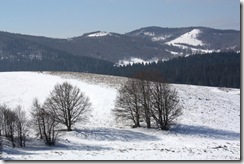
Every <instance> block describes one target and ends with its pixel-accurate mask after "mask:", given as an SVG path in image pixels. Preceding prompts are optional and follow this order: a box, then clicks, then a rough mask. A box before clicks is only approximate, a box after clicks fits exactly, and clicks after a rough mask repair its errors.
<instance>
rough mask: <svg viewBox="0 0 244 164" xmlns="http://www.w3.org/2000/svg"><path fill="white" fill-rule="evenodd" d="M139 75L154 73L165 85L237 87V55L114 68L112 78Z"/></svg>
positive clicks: (200, 56) (197, 57) (219, 54)
mask: <svg viewBox="0 0 244 164" xmlns="http://www.w3.org/2000/svg"><path fill="white" fill-rule="evenodd" d="M140 71H157V72H160V73H161V74H162V76H164V78H166V80H167V81H168V82H171V83H179V84H193V85H204V86H218V87H233V88H239V87H240V53H234V52H229V53H211V54H204V55H203V54H202V55H201V54H199V55H194V56H189V57H178V58H174V59H172V60H169V61H167V62H158V63H157V64H156V63H152V64H148V65H144V64H134V65H132V66H131V65H129V66H124V67H119V68H117V71H116V74H117V75H120V76H127V77H133V76H134V75H135V74H137V73H138V72H140Z"/></svg>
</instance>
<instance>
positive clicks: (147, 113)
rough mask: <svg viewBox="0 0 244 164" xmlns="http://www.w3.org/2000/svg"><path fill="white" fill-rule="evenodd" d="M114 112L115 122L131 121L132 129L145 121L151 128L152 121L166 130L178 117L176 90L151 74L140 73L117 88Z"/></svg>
mask: <svg viewBox="0 0 244 164" xmlns="http://www.w3.org/2000/svg"><path fill="white" fill-rule="evenodd" d="M114 111H115V114H116V116H117V117H116V118H117V119H118V120H125V121H128V120H131V121H132V122H133V124H134V125H133V127H140V126H141V122H145V123H146V126H147V128H151V126H152V125H151V123H152V122H153V121H154V122H155V123H156V125H157V126H158V127H159V128H160V129H162V130H168V129H169V128H170V126H171V125H173V124H174V123H175V120H176V118H177V117H178V116H180V115H181V108H180V105H179V98H178V96H177V91H176V90H175V89H172V88H171V86H170V85H169V84H167V83H166V82H165V81H164V79H163V78H162V76H161V75H160V74H159V73H152V72H141V73H139V74H137V75H136V78H135V79H129V80H128V81H127V82H126V84H125V85H123V86H122V87H121V88H120V90H119V95H118V97H117V100H116V107H115V110H114Z"/></svg>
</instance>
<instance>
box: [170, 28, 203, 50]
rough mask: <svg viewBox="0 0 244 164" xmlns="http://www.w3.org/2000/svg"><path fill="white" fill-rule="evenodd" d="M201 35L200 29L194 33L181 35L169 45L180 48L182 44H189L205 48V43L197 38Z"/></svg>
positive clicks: (193, 31)
mask: <svg viewBox="0 0 244 164" xmlns="http://www.w3.org/2000/svg"><path fill="white" fill-rule="evenodd" d="M200 33H201V30H199V29H193V30H192V31H190V32H188V33H185V34H183V35H181V36H180V37H178V38H176V39H174V40H171V41H170V42H167V43H166V44H168V45H171V44H172V45H174V46H180V44H182V43H183V44H188V45H192V46H203V45H204V43H203V42H202V41H201V40H199V39H198V38H197V37H198V35H199V34H200Z"/></svg>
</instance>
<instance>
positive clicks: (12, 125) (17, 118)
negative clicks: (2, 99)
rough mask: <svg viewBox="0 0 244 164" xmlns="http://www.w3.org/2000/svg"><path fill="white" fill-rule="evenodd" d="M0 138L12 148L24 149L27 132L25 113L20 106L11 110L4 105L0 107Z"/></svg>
mask: <svg viewBox="0 0 244 164" xmlns="http://www.w3.org/2000/svg"><path fill="white" fill-rule="evenodd" d="M0 117H1V118H0V136H5V137H6V138H7V139H9V140H10V141H11V143H12V146H13V147H15V146H20V147H25V143H26V136H27V132H28V121H27V117H26V113H25V111H24V110H22V108H21V107H20V106H17V107H16V108H15V110H11V109H10V108H8V107H7V106H6V105H0Z"/></svg>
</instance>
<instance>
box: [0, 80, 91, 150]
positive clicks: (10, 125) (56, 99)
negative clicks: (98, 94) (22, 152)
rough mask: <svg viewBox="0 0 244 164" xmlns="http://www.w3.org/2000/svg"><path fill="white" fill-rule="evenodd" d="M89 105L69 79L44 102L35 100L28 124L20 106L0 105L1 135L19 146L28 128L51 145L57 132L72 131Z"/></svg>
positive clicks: (22, 144)
mask: <svg viewBox="0 0 244 164" xmlns="http://www.w3.org/2000/svg"><path fill="white" fill-rule="evenodd" d="M90 107H91V103H90V101H89V98H88V97H86V96H85V95H84V93H82V92H81V91H80V89H79V88H77V87H76V86H73V85H71V84H69V83H68V82H64V83H62V84H57V85H55V87H54V89H53V90H52V91H51V92H50V94H49V96H48V97H47V99H46V100H45V101H44V103H43V104H41V103H40V102H39V100H38V99H37V98H35V99H34V101H33V104H32V107H31V119H30V121H29V123H30V124H27V120H28V119H27V117H26V114H25V112H24V111H23V110H22V109H21V107H20V106H18V107H17V108H16V109H15V110H11V109H9V108H7V107H6V106H5V105H3V106H0V112H1V113H0V117H1V118H0V135H4V136H5V137H6V138H8V139H9V140H10V141H11V142H12V144H13V147H15V146H16V143H18V145H19V146H21V147H22V146H25V141H26V134H27V131H28V130H30V129H34V131H35V132H37V133H36V134H37V136H38V137H40V139H43V140H44V142H45V144H46V145H48V146H52V145H55V141H56V139H57V137H58V134H59V132H60V131H63V130H64V129H65V130H67V131H71V130H72V127H73V126H74V124H75V123H76V122H77V121H79V120H80V119H81V118H82V115H83V114H85V112H87V111H89V109H90ZM27 125H30V126H27Z"/></svg>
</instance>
